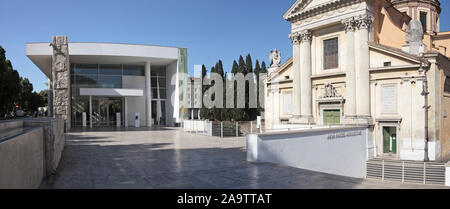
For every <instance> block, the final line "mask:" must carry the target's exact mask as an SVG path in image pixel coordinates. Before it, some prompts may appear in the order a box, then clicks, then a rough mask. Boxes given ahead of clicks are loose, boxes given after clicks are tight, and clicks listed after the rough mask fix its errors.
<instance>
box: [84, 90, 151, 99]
mask: <svg viewBox="0 0 450 209" xmlns="http://www.w3.org/2000/svg"><path fill="white" fill-rule="evenodd" d="M80 95H81V96H108V97H142V96H144V90H142V89H108V88H80Z"/></svg>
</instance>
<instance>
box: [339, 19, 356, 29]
mask: <svg viewBox="0 0 450 209" xmlns="http://www.w3.org/2000/svg"><path fill="white" fill-rule="evenodd" d="M341 23H342V24H343V25H344V27H345V32H346V33H348V32H355V30H356V27H357V22H356V20H355V18H354V17H350V18H347V19H344V20H342V22H341Z"/></svg>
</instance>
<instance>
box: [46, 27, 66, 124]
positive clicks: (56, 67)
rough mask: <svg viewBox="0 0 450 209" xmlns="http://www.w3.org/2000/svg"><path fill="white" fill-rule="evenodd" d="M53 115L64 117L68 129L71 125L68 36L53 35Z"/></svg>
mask: <svg viewBox="0 0 450 209" xmlns="http://www.w3.org/2000/svg"><path fill="white" fill-rule="evenodd" d="M50 45H51V46H52V48H53V54H52V90H53V111H52V113H53V117H56V118H62V119H64V122H65V129H66V131H69V130H70V127H71V100H70V95H71V94H70V61H69V60H70V58H69V42H68V40H67V36H53V37H52V43H51V44H50Z"/></svg>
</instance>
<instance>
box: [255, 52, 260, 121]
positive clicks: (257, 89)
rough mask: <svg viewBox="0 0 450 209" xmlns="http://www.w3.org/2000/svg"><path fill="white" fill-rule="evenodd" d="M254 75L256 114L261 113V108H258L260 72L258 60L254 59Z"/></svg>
mask: <svg viewBox="0 0 450 209" xmlns="http://www.w3.org/2000/svg"><path fill="white" fill-rule="evenodd" d="M254 71H255V77H256V79H255V80H256V101H257V102H256V105H257V108H256V116H258V115H261V108H260V104H261V101H260V98H259V73H260V72H261V66H260V65H259V60H256V64H255V70H254Z"/></svg>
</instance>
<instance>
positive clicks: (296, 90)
mask: <svg viewBox="0 0 450 209" xmlns="http://www.w3.org/2000/svg"><path fill="white" fill-rule="evenodd" d="M289 38H290V39H291V41H292V45H293V53H292V59H293V67H294V72H293V73H292V75H293V78H292V80H293V82H292V83H293V95H292V99H293V107H292V108H293V109H292V114H293V119H294V120H298V119H300V115H301V109H300V106H301V102H300V100H301V86H300V83H301V73H300V42H301V39H300V38H301V37H300V34H299V33H292V34H290V35H289Z"/></svg>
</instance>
